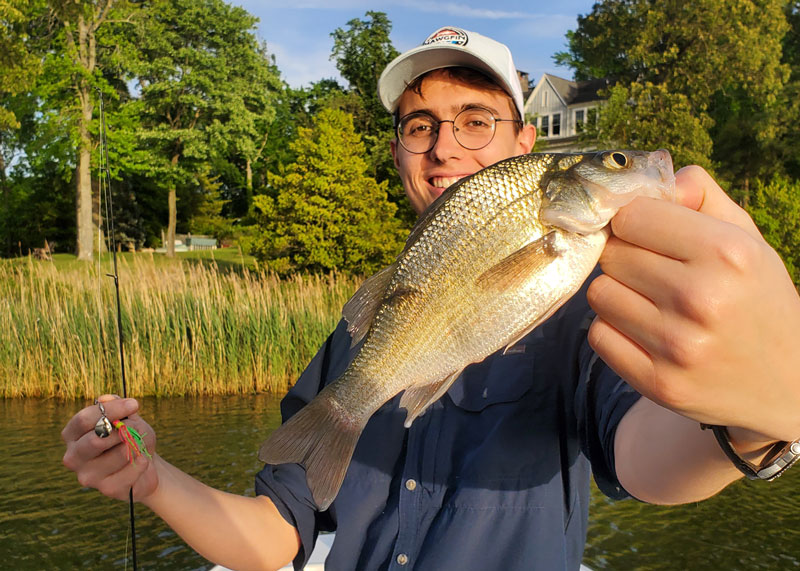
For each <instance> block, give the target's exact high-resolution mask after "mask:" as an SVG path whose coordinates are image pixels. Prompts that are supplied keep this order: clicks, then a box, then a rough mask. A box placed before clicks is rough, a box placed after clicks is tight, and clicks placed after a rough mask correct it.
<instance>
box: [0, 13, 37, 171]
mask: <svg viewBox="0 0 800 571" xmlns="http://www.w3.org/2000/svg"><path fill="white" fill-rule="evenodd" d="M37 4H38V3H37V2H31V1H30V0H0V101H2V100H5V98H6V96H9V95H17V94H19V93H24V92H25V91H27V90H28V89H30V88H31V87H32V86H33V83H34V81H35V80H36V76H37V75H38V74H39V72H40V62H39V58H38V57H37V54H36V53H35V51H33V50H31V49H30V48H31V46H30V44H31V38H30V36H29V30H27V29H26V28H27V25H26V24H27V23H28V21H29V19H30V15H31V14H32V13H34V12H35V11H36V10H37V8H41V6H37ZM26 12H27V13H26ZM18 127H19V121H18V120H17V117H16V115H15V113H14V111H13V109H9V108H8V107H6V106H5V105H2V104H0V133H2V132H3V131H6V130H9V129H16V128H18ZM3 166H4V165H3Z"/></svg>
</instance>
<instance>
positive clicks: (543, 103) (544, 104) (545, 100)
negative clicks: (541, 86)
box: [542, 91, 547, 107]
mask: <svg viewBox="0 0 800 571" xmlns="http://www.w3.org/2000/svg"><path fill="white" fill-rule="evenodd" d="M542 106H544V107H547V92H546V91H544V92H542Z"/></svg>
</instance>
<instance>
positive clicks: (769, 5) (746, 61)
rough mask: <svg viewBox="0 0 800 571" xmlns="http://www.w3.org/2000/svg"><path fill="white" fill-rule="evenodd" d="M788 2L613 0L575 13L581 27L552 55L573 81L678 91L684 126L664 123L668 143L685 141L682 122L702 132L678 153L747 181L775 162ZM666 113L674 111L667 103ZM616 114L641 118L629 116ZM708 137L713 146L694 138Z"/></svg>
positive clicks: (785, 70)
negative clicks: (570, 71) (612, 81)
mask: <svg viewBox="0 0 800 571" xmlns="http://www.w3.org/2000/svg"><path fill="white" fill-rule="evenodd" d="M784 5H785V2H783V1H782V0H758V1H752V0H700V1H699V2H691V3H687V2H673V1H671V0H609V1H607V2H603V3H597V4H595V5H594V6H593V8H592V11H591V13H589V14H588V15H585V16H580V17H579V18H578V27H577V29H576V30H574V31H572V32H570V33H569V34H568V42H569V48H568V51H567V52H561V53H559V54H557V55H556V56H555V60H556V62H557V63H560V64H566V65H570V66H572V67H573V68H574V69H575V75H576V78H577V79H588V78H590V77H611V78H614V79H615V80H616V81H617V82H618V83H619V85H621V86H622V87H623V88H624V89H632V88H631V87H629V86H631V85H632V84H637V85H638V86H639V87H637V88H636V90H638V91H639V92H640V93H645V92H649V93H654V92H655V90H661V93H662V96H660V97H662V99H663V97H666V96H667V94H670V97H677V96H680V97H682V99H681V100H680V101H679V104H680V105H679V106H680V114H681V116H682V118H681V119H680V124H679V125H677V126H675V125H672V124H671V123H670V122H669V121H668V120H665V121H664V122H663V128H664V131H665V140H667V141H669V142H670V144H675V143H674V142H673V141H676V140H680V139H681V138H684V139H685V138H687V137H681V135H680V133H679V130H680V129H683V128H694V129H697V130H700V131H705V133H698V134H697V135H695V136H693V137H690V138H694V139H697V140H696V141H695V142H694V143H692V142H691V141H684V144H687V146H686V147H685V148H683V149H680V150H678V149H676V151H677V152H679V153H680V154H682V155H686V156H692V155H697V153H698V152H702V153H705V157H704V160H702V161H699V162H701V164H708V162H709V160H713V161H714V163H715V164H716V165H717V166H718V173H719V174H720V175H722V177H723V179H726V180H728V181H731V182H733V183H734V184H744V185H747V181H748V180H749V179H750V178H753V177H756V176H763V174H764V172H765V170H768V169H770V168H774V164H773V161H777V160H778V159H779V157H778V151H779V145H776V144H775V140H776V137H777V136H778V134H779V132H780V129H779V121H780V118H781V113H780V112H779V104H780V102H781V97H782V93H783V88H784V84H785V81H786V79H787V77H788V67H787V66H786V64H785V63H783V62H782V61H781V55H782V39H783V36H784V34H785V33H786V31H787V29H788V27H789V26H788V24H787V20H786V16H785V14H784ZM649 85H652V87H648V86H649ZM663 111H664V112H667V113H670V114H672V115H673V116H674V112H672V111H671V110H669V109H668V108H667V107H665V108H664V110H663ZM620 118H621V119H624V120H628V119H631V118H634V119H636V120H638V117H636V116H631V115H630V114H627V115H626V114H622V115H620ZM692 118H693V119H692ZM617 131H618V132H623V131H625V128H624V127H622V126H620V127H619V128H617ZM708 137H710V138H711V140H712V141H713V146H712V147H710V148H709V147H707V146H706V145H703V144H700V145H698V144H697V143H700V142H701V140H702V139H706V138H708ZM709 151H710V152H709ZM743 153H744V154H743ZM752 157H759V160H752ZM743 159H745V160H743ZM695 160H697V159H695Z"/></svg>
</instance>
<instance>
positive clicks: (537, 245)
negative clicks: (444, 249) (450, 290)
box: [477, 230, 559, 291]
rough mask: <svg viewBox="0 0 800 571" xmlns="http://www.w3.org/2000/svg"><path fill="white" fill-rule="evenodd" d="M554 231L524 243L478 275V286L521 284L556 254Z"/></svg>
mask: <svg viewBox="0 0 800 571" xmlns="http://www.w3.org/2000/svg"><path fill="white" fill-rule="evenodd" d="M556 236H557V234H556V231H555V230H553V231H551V232H548V233H547V234H545V235H544V236H542V237H541V238H539V239H538V240H534V241H533V242H531V243H529V244H526V245H525V246H523V247H522V248H520V249H519V250H517V251H516V252H514V253H513V254H511V255H509V256H507V257H506V258H504V259H503V260H501V261H500V262H498V263H497V264H495V265H494V266H492V267H491V268H489V269H488V270H486V271H485V272H483V273H482V274H481V275H480V276H478V280H477V283H478V286H479V287H481V288H483V289H486V290H489V289H490V290H493V291H506V290H511V289H514V288H516V287H519V286H520V285H522V284H523V283H524V282H525V280H527V279H528V278H529V277H530V276H531V275H532V274H534V273H536V272H538V271H541V270H542V269H544V268H545V267H547V266H548V265H549V264H550V263H551V262H552V261H553V260H555V259H556V258H557V257H558V255H559V251H558V247H557V245H556Z"/></svg>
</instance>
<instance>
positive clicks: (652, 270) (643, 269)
mask: <svg viewBox="0 0 800 571" xmlns="http://www.w3.org/2000/svg"><path fill="white" fill-rule="evenodd" d="M600 267H601V268H602V269H603V273H604V274H606V276H610V277H611V278H613V279H614V280H616V281H618V282H620V283H622V284H625V285H626V286H628V287H629V288H631V289H633V290H635V291H637V292H638V293H640V294H641V295H643V296H645V297H647V298H648V299H649V300H651V301H653V302H655V303H656V304H659V305H661V304H667V303H669V304H671V303H672V299H671V296H672V294H673V292H674V291H675V290H674V287H670V286H674V285H678V284H680V283H681V280H683V279H684V277H683V276H684V274H685V267H684V263H683V262H681V261H678V260H676V259H674V258H671V257H668V256H664V255H661V254H659V253H656V252H653V251H651V250H646V249H643V248H640V247H638V246H634V245H633V244H631V243H629V242H626V241H624V240H621V239H619V238H618V237H616V236H612V237H611V238H610V239H609V241H608V243H607V244H606V247H605V249H604V250H603V253H602V255H601V256H600Z"/></svg>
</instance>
